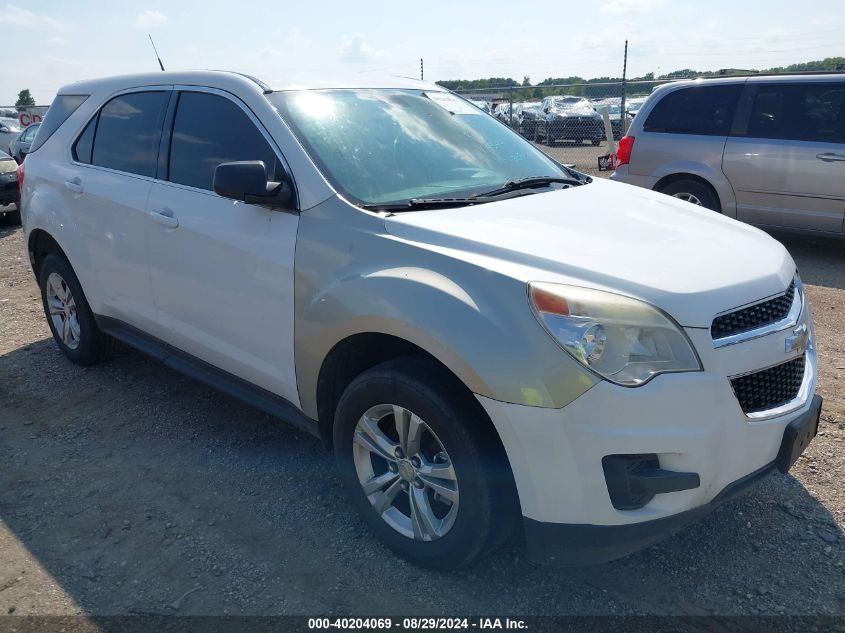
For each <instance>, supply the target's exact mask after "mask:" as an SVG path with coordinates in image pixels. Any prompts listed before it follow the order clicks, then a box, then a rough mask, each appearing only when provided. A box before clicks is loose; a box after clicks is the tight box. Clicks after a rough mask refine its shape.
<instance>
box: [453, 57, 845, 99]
mask: <svg viewBox="0 0 845 633" xmlns="http://www.w3.org/2000/svg"><path fill="white" fill-rule="evenodd" d="M836 70H845V57H827V58H825V59H821V60H817V61H812V62H805V63H801V64H791V65H789V66H776V67H773V68H766V69H763V70H754V69H740V68H722V69H719V70H708V71H703V72H702V71H698V70H693V69H691V68H684V69H681V70H673V71H672V72H670V73H665V74H662V75H659V76H657V77H655V74H654V73H646V74H645V75H643V76H642V77H633V78H629V79H628V80H627V88H626V90H625V93H626V94H627V95H628V96H637V95H647V94H649V93H650V92H651V89H652V87H653V86H654V82H655V81H670V80H673V79H694V78H696V77H723V76H730V75H736V74H747V73H756V72H760V73H794V72H809V71H836ZM621 81H622V77H593V78H592V79H585V78H583V77H580V76H578V75H572V76H569V77H547V78H546V79H543V81H540V82H537V83H536V84H532V83H531V78H530V77H528V76H525V77H523V79H522V82H519V81H516V80H515V79H513V78H512V77H489V78H487V79H447V80H441V81H438V82H437V84H438V85H441V86H443V87H444V88H447V89H448V90H458V91H461V90H466V91H468V90H478V91H482V90H489V91H491V92H494V91H497V90H499V91H501V90H502V89H507V90H508V91H509V90H510V89H511V88H513V89H514V90H513V98H514V99H515V100H526V99H542V98H543V97H546V96H549V95H559V94H569V95H576V96H582V97H587V98H589V99H600V98H602V97H609V96H619V95H618V94H616V90H615V88H613V87H611V86H607V85H602V84H611V83H613V84H618V83H621ZM554 85H565V86H567V88H565V89H563V90H561V89H550V88H544V86H554ZM467 96H470V97H471V96H472V95H467Z"/></svg>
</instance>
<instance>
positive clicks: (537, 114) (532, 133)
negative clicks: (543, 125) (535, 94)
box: [519, 103, 545, 139]
mask: <svg viewBox="0 0 845 633" xmlns="http://www.w3.org/2000/svg"><path fill="white" fill-rule="evenodd" d="M544 117H545V113H544V112H543V106H542V104H541V103H525V104H523V106H522V109H521V110H520V114H519V133H520V134H522V135H523V136H525V137H526V138H530V139H534V138H536V136H537V131H538V123H539V121H540V120H541V119H543V118H544Z"/></svg>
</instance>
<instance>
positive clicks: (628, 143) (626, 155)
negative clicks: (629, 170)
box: [616, 136, 635, 166]
mask: <svg viewBox="0 0 845 633" xmlns="http://www.w3.org/2000/svg"><path fill="white" fill-rule="evenodd" d="M634 140H635V139H634V137H633V136H623V137H622V138H621V139H619V148H618V149H617V150H616V164H617V166H618V165H627V164H628V163H630V162H631V150H633V149H634Z"/></svg>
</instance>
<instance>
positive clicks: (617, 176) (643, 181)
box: [610, 165, 657, 189]
mask: <svg viewBox="0 0 845 633" xmlns="http://www.w3.org/2000/svg"><path fill="white" fill-rule="evenodd" d="M610 179H611V180H615V181H616V182H624V183H625V184H628V185H634V186H635V187H642V188H644V189H654V186H655V185H656V184H657V178H655V177H653V176H639V175H637V174H632V173H630V172H629V171H628V165H619V167H617V168H616V171H614V172H613V173H612V174H610Z"/></svg>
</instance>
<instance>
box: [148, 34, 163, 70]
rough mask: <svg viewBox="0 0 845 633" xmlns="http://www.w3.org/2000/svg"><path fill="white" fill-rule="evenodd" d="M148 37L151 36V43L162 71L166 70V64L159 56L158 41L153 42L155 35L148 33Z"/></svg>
mask: <svg viewBox="0 0 845 633" xmlns="http://www.w3.org/2000/svg"><path fill="white" fill-rule="evenodd" d="M147 37H148V38H150V44H152V45H153V50H154V51H155V54H156V59H157V60H158V65H159V66H161V72H164V64H162V63H161V57H159V56H158V49H157V48H156V43H155V42H153V36H152V35H150V34H149V33H147Z"/></svg>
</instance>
